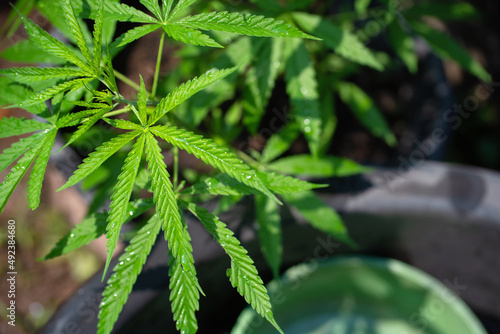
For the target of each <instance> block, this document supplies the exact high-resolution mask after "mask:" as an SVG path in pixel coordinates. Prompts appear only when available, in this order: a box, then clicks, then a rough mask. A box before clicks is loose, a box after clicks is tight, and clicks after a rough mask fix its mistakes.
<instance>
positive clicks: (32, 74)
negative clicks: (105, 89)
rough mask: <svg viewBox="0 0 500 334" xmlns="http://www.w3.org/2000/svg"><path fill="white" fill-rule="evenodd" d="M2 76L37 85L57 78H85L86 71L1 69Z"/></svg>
mask: <svg viewBox="0 0 500 334" xmlns="http://www.w3.org/2000/svg"><path fill="white" fill-rule="evenodd" d="M0 74H3V75H5V76H6V77H7V78H10V79H12V80H14V81H17V82H21V83H35V82H40V81H44V80H50V79H57V78H71V77H85V76H88V74H87V73H86V72H85V71H82V70H78V69H72V68H61V67H11V68H7V69H1V70H0Z"/></svg>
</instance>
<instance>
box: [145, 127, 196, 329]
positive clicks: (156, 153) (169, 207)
mask: <svg viewBox="0 0 500 334" xmlns="http://www.w3.org/2000/svg"><path fill="white" fill-rule="evenodd" d="M145 137H146V145H145V146H146V160H147V161H148V169H149V171H150V173H151V188H152V190H153V194H154V196H153V198H154V201H155V204H156V211H157V213H158V216H159V218H160V219H161V221H162V224H163V230H164V231H165V239H166V240H167V241H168V243H169V250H170V252H171V256H172V257H173V258H174V259H175V260H171V261H180V263H178V265H179V267H180V268H177V270H175V271H174V273H175V274H174V273H173V275H172V276H171V280H172V281H174V280H175V279H176V278H178V279H179V280H180V282H179V283H178V284H183V285H186V286H191V287H193V286H196V287H198V286H199V284H198V279H197V278H196V269H195V267H194V259H193V254H192V246H191V243H190V238H189V235H188V232H187V229H186V226H185V224H184V223H183V221H182V218H181V215H180V214H179V211H178V206H177V201H176V197H175V194H174V192H173V185H172V183H171V182H170V178H169V177H170V175H169V174H168V172H167V168H166V167H167V166H166V165H165V162H164V161H163V155H162V154H161V149H160V147H159V146H158V141H157V140H156V139H155V138H154V136H153V135H152V134H151V133H146V134H145ZM179 272H180V273H179ZM176 274H177V275H176ZM179 274H181V277H178V275H179ZM173 284H175V283H173ZM184 298H187V299H188V302H184V300H185V299H184ZM171 299H172V312H173V313H174V320H175V321H176V324H177V328H179V329H180V330H183V331H188V332H190V333H191V332H192V328H196V327H197V325H196V324H195V323H193V321H196V318H195V317H194V316H193V314H194V312H195V311H196V310H197V303H198V299H199V293H198V290H194V291H191V293H189V294H187V295H185V296H183V295H177V296H174V295H171ZM179 299H180V301H179Z"/></svg>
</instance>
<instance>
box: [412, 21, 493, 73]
mask: <svg viewBox="0 0 500 334" xmlns="http://www.w3.org/2000/svg"><path fill="white" fill-rule="evenodd" d="M409 23H410V25H411V27H412V28H413V30H415V32H417V33H418V34H419V35H420V36H422V37H423V38H424V39H425V40H426V41H427V42H428V43H429V44H430V46H431V47H432V49H433V50H434V51H435V52H436V53H437V54H438V55H439V56H441V57H443V58H444V59H450V60H453V61H455V62H456V63H457V64H458V65H460V66H461V67H462V68H463V69H465V70H466V71H468V72H469V73H471V74H472V75H475V76H476V77H478V78H479V79H481V80H484V81H486V82H490V81H491V76H490V74H489V73H488V72H486V70H485V69H484V68H483V66H482V65H481V64H480V63H479V62H478V61H477V60H475V59H474V58H472V57H471V55H470V54H469V53H468V52H467V50H465V49H464V48H463V47H462V46H461V45H460V44H458V43H457V42H456V41H454V40H453V39H451V38H450V37H448V36H447V35H445V34H443V33H441V32H439V31H437V30H435V29H432V28H431V27H429V26H428V25H426V24H424V23H421V22H418V21H410V22H409Z"/></svg>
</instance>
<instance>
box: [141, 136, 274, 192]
mask: <svg viewBox="0 0 500 334" xmlns="http://www.w3.org/2000/svg"><path fill="white" fill-rule="evenodd" d="M151 133H153V134H154V135H156V136H158V137H160V138H161V139H163V140H165V141H166V142H168V143H170V144H172V145H174V146H176V147H179V148H180V149H183V150H185V151H186V152H188V153H190V154H193V155H194V156H195V157H197V158H198V159H201V160H202V161H204V162H205V163H207V164H209V165H211V166H213V167H215V168H217V169H218V170H220V171H221V172H223V173H226V174H228V175H229V176H231V177H233V178H235V179H236V180H238V181H240V182H241V183H243V184H246V185H247V186H249V187H252V188H254V189H257V190H259V191H260V192H262V193H263V194H265V195H266V196H268V197H270V198H272V199H275V200H277V199H276V196H274V195H273V194H272V193H271V192H270V191H269V189H267V188H266V186H265V185H264V184H263V183H262V181H261V179H260V178H259V177H258V176H257V174H256V173H255V171H254V170H252V169H250V167H248V166H247V165H246V164H245V163H244V162H243V161H241V160H240V159H239V158H238V157H236V156H235V155H234V154H233V153H231V152H230V151H229V150H228V149H226V148H224V147H222V146H220V145H218V144H216V143H214V142H212V141H211V140H210V139H205V138H203V137H202V136H199V135H195V134H194V133H193V132H189V131H186V130H182V129H178V128H176V127H166V126H165V127H154V128H151Z"/></svg>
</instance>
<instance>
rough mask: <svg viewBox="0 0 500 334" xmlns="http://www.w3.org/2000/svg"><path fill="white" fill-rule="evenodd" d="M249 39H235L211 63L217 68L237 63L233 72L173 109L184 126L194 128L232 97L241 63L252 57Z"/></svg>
mask: <svg viewBox="0 0 500 334" xmlns="http://www.w3.org/2000/svg"><path fill="white" fill-rule="evenodd" d="M250 41H251V38H250V37H242V38H240V39H237V40H236V41H235V42H233V43H231V44H230V45H229V46H228V47H227V48H226V49H225V52H224V57H219V58H218V59H217V60H216V61H215V62H214V63H212V64H211V67H213V68H218V69H224V68H228V67H231V66H238V65H239V66H238V68H237V69H236V70H235V72H234V73H233V74H231V75H229V76H227V77H226V78H224V79H221V80H219V81H218V82H216V83H214V84H213V85H210V86H208V87H207V88H206V89H204V90H203V91H200V92H199V93H197V94H196V95H194V96H193V97H192V98H190V99H189V100H188V101H187V102H186V103H184V104H183V105H181V107H180V108H178V109H177V110H176V111H175V112H176V116H177V117H178V118H179V119H182V121H183V123H184V124H186V126H189V127H190V128H193V129H194V128H196V127H197V126H198V125H199V124H200V123H201V122H202V121H203V120H204V119H205V118H206V116H207V114H208V113H209V112H210V111H211V110H213V108H215V107H217V106H219V105H220V104H221V103H223V102H224V101H228V100H230V99H232V98H234V96H235V94H236V86H237V84H236V81H237V79H238V74H239V73H242V72H243V71H244V70H245V66H242V64H247V63H249V62H250V60H251V58H252V57H251V55H252V46H251V43H250Z"/></svg>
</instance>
